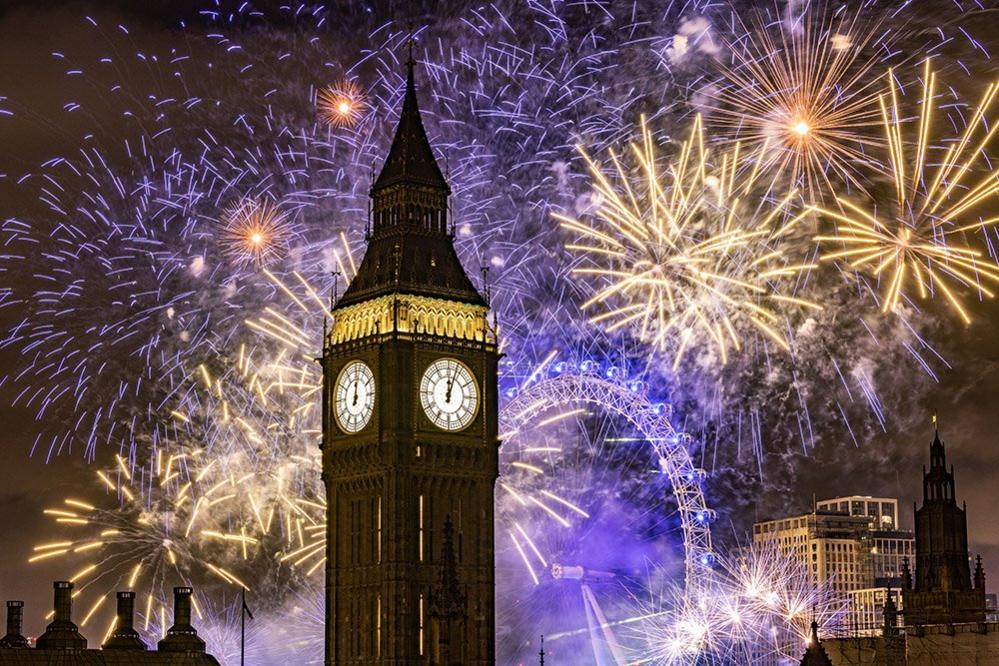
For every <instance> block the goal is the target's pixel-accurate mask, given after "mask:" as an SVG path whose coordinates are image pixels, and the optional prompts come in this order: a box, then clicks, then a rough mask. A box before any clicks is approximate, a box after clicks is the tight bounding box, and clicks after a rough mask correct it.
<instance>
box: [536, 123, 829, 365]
mask: <svg viewBox="0 0 999 666" xmlns="http://www.w3.org/2000/svg"><path fill="white" fill-rule="evenodd" d="M641 135H642V141H641V143H640V144H634V143H633V144H631V145H630V149H631V152H632V153H633V157H634V159H635V161H636V162H637V166H636V167H635V169H634V171H636V172H637V175H633V174H632V170H630V169H628V168H627V167H626V166H625V165H624V163H623V161H622V158H619V157H618V156H617V155H616V154H615V153H614V152H613V151H612V152H611V153H610V161H611V163H612V164H613V171H612V173H611V177H612V178H613V180H611V177H608V176H607V175H605V174H604V173H603V171H602V170H601V168H600V166H599V165H597V164H596V163H595V162H593V161H592V160H591V159H590V158H589V157H588V156H586V154H585V153H584V157H586V159H587V162H588V164H589V166H590V173H591V174H592V176H593V179H594V183H595V185H594V188H595V190H596V193H597V196H598V197H599V198H598V202H599V203H598V204H597V210H596V213H595V215H594V217H595V219H594V220H593V221H592V222H589V221H581V220H578V219H575V218H572V217H567V216H565V215H561V214H556V215H555V217H556V218H557V219H558V220H560V222H561V223H562V225H563V227H565V228H566V229H568V230H570V231H571V232H574V233H575V234H577V235H579V236H580V237H581V238H582V242H579V243H572V244H569V245H567V246H566V247H567V248H568V249H569V250H572V251H575V252H579V253H581V254H582V255H583V256H584V257H585V258H586V259H587V261H588V263H587V264H584V266H583V267H580V268H575V269H574V270H573V272H574V273H575V274H577V275H583V276H592V277H595V278H596V279H597V280H600V281H601V282H599V283H598V285H597V286H596V287H595V288H594V292H595V293H594V294H593V296H591V297H590V298H589V299H588V300H587V301H585V302H584V303H583V304H582V307H583V309H587V308H590V307H592V306H595V305H600V306H602V307H603V311H602V312H600V313H599V314H597V315H594V316H592V317H591V319H590V321H591V322H593V323H601V322H606V323H607V324H608V331H614V330H617V329H620V328H623V327H625V326H628V327H631V328H632V329H636V334H637V336H638V338H639V339H641V340H643V341H648V342H650V343H651V344H652V345H653V346H655V347H656V348H658V349H659V350H661V351H670V352H671V353H672V354H673V367H674V368H676V367H677V366H678V365H679V364H680V361H681V360H682V359H683V355H684V352H685V351H686V350H687V348H688V346H695V347H696V346H699V345H709V346H713V347H714V348H715V349H716V351H717V353H718V356H719V357H720V360H721V362H722V364H724V363H726V362H727V360H728V356H729V353H730V349H731V350H735V351H739V350H741V348H742V336H743V335H744V333H742V332H741V331H743V330H744V329H745V328H747V326H748V327H749V328H753V329H755V330H756V331H757V332H760V333H763V334H765V335H766V336H767V337H769V338H770V339H771V340H772V341H774V342H775V343H777V344H778V345H779V346H781V347H782V348H784V349H785V350H786V349H788V344H787V341H786V340H785V336H784V335H783V334H782V333H781V331H780V321H781V313H780V310H779V309H778V307H779V306H787V305H794V306H802V307H806V308H811V309H815V310H818V309H821V308H820V306H819V305H818V304H816V303H814V302H812V301H810V300H808V299H805V298H800V297H796V296H794V295H792V294H787V293H784V292H783V291H781V289H780V287H779V286H778V282H779V281H780V280H783V279H786V278H793V277H795V276H796V275H798V274H799V273H800V272H802V271H806V270H809V269H812V268H814V267H815V265H814V264H809V263H794V262H793V260H790V259H789V258H788V257H786V256H785V251H784V249H783V248H782V247H781V246H780V241H781V239H783V238H786V237H787V236H789V235H790V234H791V233H792V231H793V230H794V229H795V226H796V225H797V224H798V222H799V221H800V220H801V219H802V218H803V215H802V214H793V212H792V208H791V206H792V201H793V199H794V198H795V195H796V191H794V190H792V191H791V192H789V193H788V194H786V195H784V196H783V197H782V198H780V199H779V200H777V201H776V202H775V203H764V204H763V205H762V206H759V207H757V208H756V209H755V210H753V209H751V208H749V209H748V210H747V209H745V208H746V207H745V206H744V205H743V203H742V202H743V201H744V200H745V199H748V198H750V197H751V196H752V195H753V194H755V192H754V187H755V185H756V176H757V174H758V173H759V166H760V164H759V161H757V160H754V159H753V158H750V159H749V160H748V161H745V162H744V161H743V160H741V159H740V157H741V156H740V147H739V144H736V146H735V148H734V149H733V150H732V151H731V152H730V153H725V154H724V155H722V156H721V158H719V159H716V160H714V161H713V162H712V161H709V151H708V150H707V148H706V147H705V141H704V135H703V131H702V127H701V121H700V118H699V117H698V118H697V119H695V121H694V124H693V127H692V129H691V132H690V138H689V139H688V140H687V141H685V142H684V143H683V144H682V145H681V147H680V150H679V152H678V155H677V156H675V157H674V158H673V160H672V161H671V162H670V163H669V164H668V165H667V166H666V167H661V166H660V164H659V162H658V160H657V157H656V154H655V141H654V140H653V138H652V133H651V132H650V131H649V129H648V127H647V126H646V125H645V123H644V121H643V123H642V125H641ZM661 172H662V175H660V173H661ZM768 198H769V193H767V195H766V196H764V197H763V201H765V202H766V200H767V199H768ZM693 331H696V334H695V333H693Z"/></svg>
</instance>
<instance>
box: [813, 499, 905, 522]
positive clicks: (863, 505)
mask: <svg viewBox="0 0 999 666" xmlns="http://www.w3.org/2000/svg"><path fill="white" fill-rule="evenodd" d="M815 508H816V509H817V510H819V511H838V512H839V513H845V514H846V515H848V516H867V517H868V518H870V520H871V523H872V525H871V526H872V529H876V530H894V529H897V528H898V525H899V522H898V500H897V499H896V498H894V497H871V496H870V495H849V496H847V497H833V498H830V499H825V500H819V501H818V502H816V503H815Z"/></svg>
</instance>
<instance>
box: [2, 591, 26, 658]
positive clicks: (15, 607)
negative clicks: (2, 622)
mask: <svg viewBox="0 0 999 666" xmlns="http://www.w3.org/2000/svg"><path fill="white" fill-rule="evenodd" d="M23 618H24V602H23V601H8V602H7V635H6V636H4V637H3V638H0V648H7V649H10V648H26V647H28V639H27V638H25V637H24V636H23V635H21V621H22V620H23Z"/></svg>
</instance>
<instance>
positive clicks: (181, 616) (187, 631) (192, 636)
mask: <svg viewBox="0 0 999 666" xmlns="http://www.w3.org/2000/svg"><path fill="white" fill-rule="evenodd" d="M191 594H192V590H191V588H189V587H175V588H173V626H172V627H170V629H169V631H167V635H166V638H164V639H163V640H161V641H160V642H159V643H158V644H157V648H158V649H159V651H160V652H204V651H205V642H204V641H203V640H201V639H200V638H199V637H198V632H197V630H195V628H194V627H192V626H191Z"/></svg>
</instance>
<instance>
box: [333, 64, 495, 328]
mask: <svg viewBox="0 0 999 666" xmlns="http://www.w3.org/2000/svg"><path fill="white" fill-rule="evenodd" d="M415 68H416V67H415V62H414V60H413V58H412V56H410V57H409V60H408V61H407V63H406V89H405V93H404V95H403V101H402V109H401V110H400V112H399V122H398V124H397V125H396V129H395V135H394V136H393V139H392V145H391V147H390V148H389V152H388V157H386V158H385V162H384V164H382V168H381V171H380V172H379V173H378V177H377V178H375V180H374V183H373V184H372V186H371V200H372V201H371V232H370V236H369V237H368V249H367V252H365V255H364V259H363V260H362V262H361V265H360V267H358V270H357V274H356V275H354V277H353V278H352V279H351V282H350V286H349V287H347V289H346V291H345V292H344V294H343V297H342V298H340V299H339V300H337V303H336V309H339V308H344V307H349V306H351V305H355V304H357V303H359V302H362V301H366V300H370V299H372V298H376V297H378V296H386V295H389V294H409V295H421V296H428V297H432V298H441V299H447V300H453V301H459V302H462V303H468V304H471V305H478V306H484V305H486V302H485V300H484V299H483V298H482V295H481V294H479V292H478V291H477V290H476V289H475V287H474V286H473V285H472V282H471V280H469V279H468V275H467V274H466V273H465V270H464V268H462V266H461V262H460V260H459V259H458V255H457V253H456V252H455V249H454V245H453V243H452V239H451V236H450V235H449V232H450V228H449V217H450V216H449V206H448V198H449V197H450V195H451V188H450V187H449V186H448V183H447V180H446V179H445V178H444V175H443V174H442V173H441V169H440V166H438V164H437V159H436V157H434V151H433V148H431V146H430V141H429V139H428V138H427V132H426V130H425V129H424V127H423V118H422V116H421V115H420V105H419V103H418V101H417V98H416V76H415V73H414V72H415Z"/></svg>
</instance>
